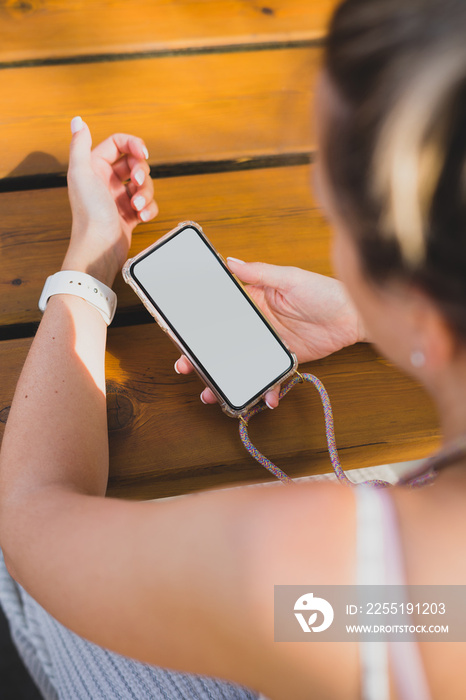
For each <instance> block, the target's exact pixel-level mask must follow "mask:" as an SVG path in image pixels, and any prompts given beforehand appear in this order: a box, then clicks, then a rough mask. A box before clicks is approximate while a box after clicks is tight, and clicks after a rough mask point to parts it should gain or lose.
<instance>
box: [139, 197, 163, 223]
mask: <svg viewBox="0 0 466 700" xmlns="http://www.w3.org/2000/svg"><path fill="white" fill-rule="evenodd" d="M158 213H159V208H158V206H157V202H154V200H152V201H151V202H150V204H149V205H148V206H147V207H145V208H144V209H143V210H142V211H140V212H138V217H139V219H140V221H142V222H143V223H147V222H148V221H151V219H154V218H155V217H156V216H157V214H158Z"/></svg>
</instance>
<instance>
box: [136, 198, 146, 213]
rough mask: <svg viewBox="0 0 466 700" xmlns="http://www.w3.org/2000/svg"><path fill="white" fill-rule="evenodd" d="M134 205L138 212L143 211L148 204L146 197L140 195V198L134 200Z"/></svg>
mask: <svg viewBox="0 0 466 700" xmlns="http://www.w3.org/2000/svg"><path fill="white" fill-rule="evenodd" d="M133 204H134V206H135V207H136V209H137V210H138V211H141V209H144V206H145V204H146V200H145V199H144V197H142V196H141V195H139V196H138V197H135V198H134V199H133Z"/></svg>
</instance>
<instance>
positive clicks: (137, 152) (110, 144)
mask: <svg viewBox="0 0 466 700" xmlns="http://www.w3.org/2000/svg"><path fill="white" fill-rule="evenodd" d="M93 153H94V154H95V155H96V156H98V157H99V158H103V160H106V161H107V163H110V165H112V164H113V163H115V162H116V161H117V160H118V159H119V158H121V156H123V155H127V154H128V155H129V154H131V155H133V156H134V157H135V158H139V159H140V160H147V159H148V158H149V153H148V150H147V148H146V145H145V143H144V141H143V140H142V139H141V138H139V137H138V136H132V135H131V134H113V135H112V136H109V137H108V138H107V139H105V141H102V143H99V145H98V146H96V147H95V148H94V150H93Z"/></svg>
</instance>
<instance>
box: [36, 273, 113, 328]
mask: <svg viewBox="0 0 466 700" xmlns="http://www.w3.org/2000/svg"><path fill="white" fill-rule="evenodd" d="M54 294H72V295H73V296H76V297H81V299H85V300H86V301H87V302H89V304H92V306H94V307H95V308H96V309H97V310H98V311H100V313H101V314H102V317H103V319H104V321H105V323H106V324H107V326H108V325H109V324H110V323H111V322H112V319H113V317H114V315H115V310H116V306H117V296H116V294H115V292H114V291H113V290H112V289H110V287H107V285H106V284H104V283H103V282H99V280H97V279H95V277H91V275H87V274H86V273H85V272H74V271H71V270H62V271H61V272H56V273H55V274H54V275H51V276H50V277H47V279H46V281H45V285H44V288H43V290H42V294H41V295H40V299H39V309H40V310H41V311H45V307H46V306H47V302H48V300H49V299H50V297H51V296H53V295H54Z"/></svg>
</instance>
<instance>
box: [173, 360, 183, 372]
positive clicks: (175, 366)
mask: <svg viewBox="0 0 466 700" xmlns="http://www.w3.org/2000/svg"><path fill="white" fill-rule="evenodd" d="M173 367H174V368H175V372H176V373H177V374H181V372H180V370H179V369H178V360H177V361H176V362H175V364H174V365H173Z"/></svg>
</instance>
